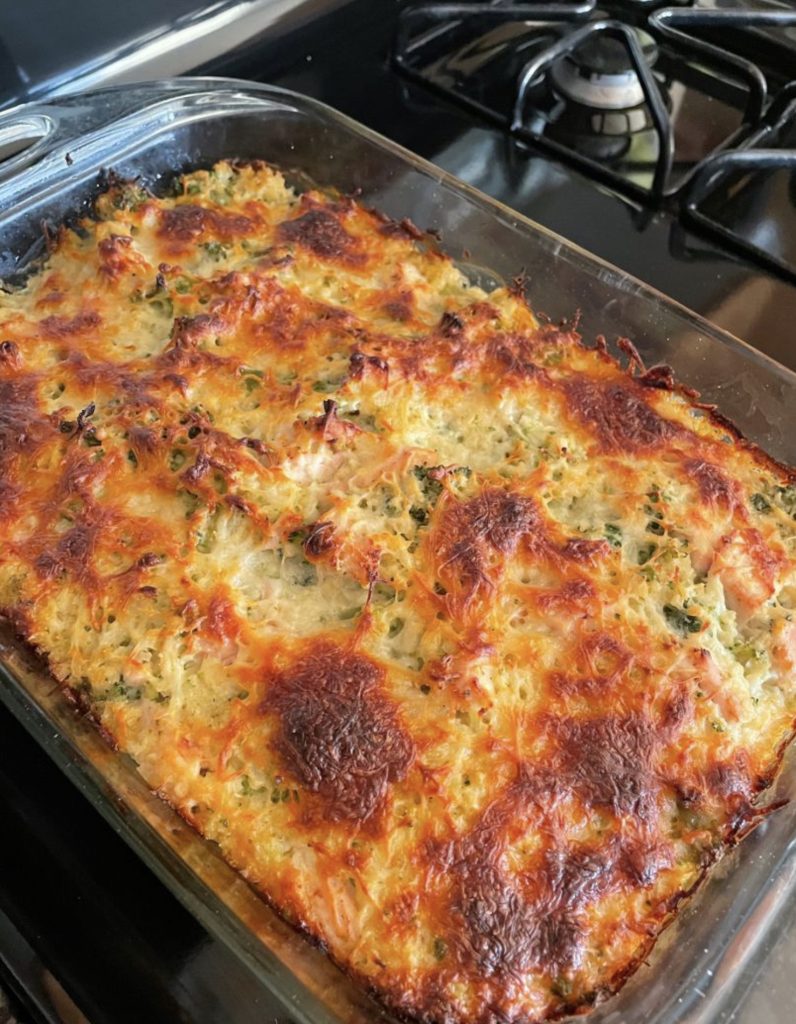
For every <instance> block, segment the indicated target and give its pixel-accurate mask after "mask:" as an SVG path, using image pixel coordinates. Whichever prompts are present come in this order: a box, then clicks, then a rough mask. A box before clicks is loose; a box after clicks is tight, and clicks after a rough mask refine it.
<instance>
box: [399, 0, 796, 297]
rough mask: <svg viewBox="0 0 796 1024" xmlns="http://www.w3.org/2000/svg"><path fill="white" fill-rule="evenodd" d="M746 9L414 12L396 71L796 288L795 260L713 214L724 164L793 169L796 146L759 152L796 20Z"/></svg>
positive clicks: (418, 6) (795, 38) (789, 61)
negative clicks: (679, 219) (683, 217)
mask: <svg viewBox="0 0 796 1024" xmlns="http://www.w3.org/2000/svg"><path fill="white" fill-rule="evenodd" d="M742 3H743V0H696V2H693V0H691V2H689V0H686V3H685V4H681V5H680V6H672V4H671V0H670V3H669V4H668V5H662V4H661V2H660V0H605V2H604V3H602V4H600V6H599V7H598V5H597V2H596V0H571V2H568V3H567V2H549V3H515V2H511V0H493V2H491V3H468V2H458V3H448V2H422V3H412V4H409V5H408V6H406V7H404V8H403V10H402V11H401V13H400V15H399V20H398V30H397V35H396V41H395V49H394V61H395V64H396V65H397V67H398V68H399V69H400V70H401V72H402V73H404V74H405V75H408V76H409V77H410V78H412V79H414V80H415V81H417V82H420V83H422V84H423V85H424V86H426V87H428V88H430V89H432V90H434V91H435V92H437V93H438V94H440V95H443V96H444V97H446V98H447V99H449V100H452V101H453V102H455V103H457V104H459V105H461V106H464V107H466V108H468V109H470V110H472V111H474V112H475V113H477V114H479V115H480V116H482V117H485V118H487V119H489V120H490V121H492V122H493V123H496V124H498V125H500V126H502V127H503V128H504V129H506V130H507V131H508V132H510V133H511V134H512V135H513V136H514V137H515V138H517V139H518V140H521V141H522V142H525V143H529V144H531V145H532V146H533V147H535V148H537V149H541V150H542V151H545V152H547V153H549V154H551V155H553V156H555V157H556V158H558V159H560V160H562V161H564V162H567V163H569V164H572V165H574V166H576V167H578V168H579V169H580V170H581V171H582V172H584V173H585V174H586V175H588V176H589V177H591V178H592V179H593V180H595V181H597V182H600V183H602V184H604V185H607V186H609V187H610V188H612V189H614V190H616V191H617V192H619V193H621V194H623V195H625V196H627V197H629V198H630V199H633V200H635V201H637V202H640V203H641V204H643V205H645V206H648V207H653V208H662V207H666V208H668V209H670V210H674V211H675V212H678V213H679V212H681V211H682V210H685V211H687V215H688V218H689V220H690V222H691V223H692V224H693V225H697V226H699V227H700V228H701V229H705V230H709V231H710V233H711V234H712V236H713V237H714V238H715V239H717V240H720V241H721V243H722V245H723V246H724V247H725V248H726V249H729V250H731V251H733V252H735V253H738V254H741V255H743V256H745V257H746V258H752V259H756V260H757V261H758V262H760V263H763V264H764V265H765V266H766V267H767V268H768V269H770V270H773V271H774V272H775V273H778V274H779V275H780V276H785V277H786V278H788V279H789V280H793V281H794V282H796V265H795V264H794V262H792V261H791V259H790V258H786V257H785V256H781V255H777V254H774V255H772V254H771V253H770V252H768V251H767V250H766V249H764V248H763V247H762V246H760V245H758V244H756V243H754V242H750V241H749V238H748V237H747V236H745V235H736V233H735V232H734V231H733V227H732V225H730V224H727V223H722V222H719V221H718V220H717V219H716V218H715V217H714V216H712V215H710V214H708V213H706V212H703V210H702V207H703V204H704V203H705V202H706V201H707V200H708V199H709V198H710V196H711V195H712V194H713V190H714V188H715V187H721V186H722V185H723V183H724V182H725V180H726V179H727V177H728V175H729V176H732V175H731V172H732V171H737V169H738V168H737V166H736V165H735V164H733V163H732V162H731V161H729V162H728V161H727V160H726V157H727V155H728V154H729V152H731V151H733V150H739V151H740V153H741V154H743V155H742V157H741V159H742V160H743V161H745V162H744V165H743V166H744V170H745V171H746V172H747V176H748V175H749V174H751V173H753V172H754V171H755V170H757V169H759V170H761V171H767V170H768V169H769V168H770V167H771V166H772V163H771V161H772V160H775V165H776V166H778V167H788V168H792V167H793V166H794V164H793V161H792V160H791V159H790V157H789V154H790V153H792V151H791V150H787V149H781V150H779V151H778V152H777V156H776V158H774V157H772V155H771V154H770V153H767V152H764V153H763V154H762V155H761V154H760V153H759V151H758V150H757V149H756V147H757V146H759V144H760V142H759V139H758V133H759V132H760V131H761V130H763V129H766V128H768V129H770V128H771V122H770V118H769V117H768V111H769V109H770V110H772V111H774V113H775V114H776V115H777V116H778V117H779V116H780V114H782V110H781V109H780V103H779V101H777V103H775V104H771V102H770V99H769V93H770V92H771V91H774V92H775V93H776V92H777V91H778V90H780V89H782V87H783V86H785V85H786V84H787V83H788V82H789V80H790V79H791V78H793V77H796V33H794V34H792V35H789V36H787V37H786V35H784V34H783V33H784V30H786V29H788V30H789V29H790V28H792V27H796V10H794V9H793V8H792V7H790V8H783V6H782V4H781V0H758V3H757V4H756V5H755V7H754V8H753V9H750V8H748V7H746V6H744V7H739V6H737V5H738V4H742ZM705 4H707V5H708V6H705ZM729 4H735V5H736V6H734V7H729V6H728V5H729ZM789 47H790V48H789ZM786 106H787V104H786ZM755 140H756V141H755ZM794 207H796V200H795V201H794ZM794 260H795V261H796V254H794Z"/></svg>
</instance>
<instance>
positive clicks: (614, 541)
mask: <svg viewBox="0 0 796 1024" xmlns="http://www.w3.org/2000/svg"><path fill="white" fill-rule="evenodd" d="M605 539H606V540H607V541H608V543H609V544H610V545H611V547H612V548H621V547H622V530H621V529H620V528H619V527H618V526H617V525H616V523H606V524H605Z"/></svg>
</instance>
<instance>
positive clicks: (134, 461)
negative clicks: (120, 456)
mask: <svg viewBox="0 0 796 1024" xmlns="http://www.w3.org/2000/svg"><path fill="white" fill-rule="evenodd" d="M127 459H128V461H129V463H130V465H131V466H137V465H138V456H137V455H136V454H135V452H134V451H133V450H132V448H131V449H130V451H129V452H128V453H127Z"/></svg>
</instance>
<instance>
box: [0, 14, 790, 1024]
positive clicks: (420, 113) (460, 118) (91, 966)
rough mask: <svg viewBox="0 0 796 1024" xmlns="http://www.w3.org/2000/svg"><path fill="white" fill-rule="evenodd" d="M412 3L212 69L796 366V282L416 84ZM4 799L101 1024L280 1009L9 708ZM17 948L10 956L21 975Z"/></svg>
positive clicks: (11, 893)
mask: <svg viewBox="0 0 796 1024" xmlns="http://www.w3.org/2000/svg"><path fill="white" fill-rule="evenodd" d="M136 6H137V5H136ZM110 9H111V8H110V7H108V8H107V11H110ZM26 10H27V12H28V14H27V16H31V15H30V11H31V7H30V5H27V7H25V5H20V10H19V12H18V15H15V16H18V17H25V16H26V15H25V13H24V12H25V11H26ZM114 10H115V7H114ZM131 10H132V8H131ZM396 10H397V4H396V2H395V0H354V2H352V3H349V4H348V5H347V6H345V7H343V8H341V9H339V10H337V11H336V12H335V13H334V14H332V15H329V16H327V17H325V18H323V19H320V20H319V21H318V22H317V23H315V24H313V25H310V26H305V27H304V29H302V31H301V32H300V33H298V34H297V35H296V36H294V37H291V38H288V39H281V40H280V41H279V43H278V44H275V45H273V46H271V47H259V48H258V49H257V50H256V51H250V52H244V53H240V54H238V56H237V57H236V59H235V60H234V61H230V60H225V61H224V62H218V63H216V64H215V65H212V66H208V67H206V68H204V69H200V70H204V71H207V72H212V73H218V74H233V75H240V76H241V77H252V78H257V79H260V80H263V81H268V82H272V83H275V84H279V85H284V86H287V87H288V88H291V89H296V90H298V91H300V92H304V93H307V94H309V95H311V96H315V97H317V98H319V99H322V100H324V101H325V102H327V103H328V104H330V105H331V106H334V107H337V108H338V109H340V110H342V111H344V112H345V113H348V114H350V115H351V116H353V117H355V118H356V119H358V120H360V121H362V122H364V123H365V124H367V125H369V126H371V127H372V128H375V129H376V130H378V131H380V132H382V133H384V134H386V135H389V136H390V137H391V138H393V139H395V140H397V141H398V142H400V143H401V144H403V145H404V146H406V147H408V148H409V149H411V150H414V151H415V152H417V153H419V154H420V155H422V156H425V157H427V158H428V159H431V160H433V161H435V162H436V163H438V164H439V165H440V166H442V167H445V168H446V169H448V170H450V171H452V172H453V173H454V174H456V175H458V176H459V177H461V178H463V179H464V180H465V181H467V182H469V183H471V184H473V185H475V186H476V187H478V188H480V189H482V190H483V191H484V192H486V193H488V194H490V195H492V196H494V197H496V198H498V199H500V200H502V201H503V202H505V203H507V204H508V205H510V206H512V207H514V208H515V209H517V210H519V211H521V212H522V213H525V214H527V215H528V216H530V217H532V218H534V219H535V220H538V221H540V222H541V223H542V224H545V225H546V226H548V227H549V228H551V229H553V230H554V231H557V232H559V233H560V234H562V235H564V236H566V237H567V238H569V239H571V240H573V241H574V242H576V243H578V244H580V245H582V246H583V247H585V248H587V249H589V250H591V251H593V252H595V253H597V254H599V255H600V256H602V257H604V258H606V259H608V260H610V261H611V262H614V263H616V264H617V265H618V266H620V267H622V268H625V269H626V270H628V271H629V272H631V273H633V274H635V275H636V276H638V277H640V278H642V279H643V280H645V281H647V282H649V283H650V284H652V285H653V286H655V287H657V288H659V289H660V290H661V291H663V292H665V293H667V294H669V295H671V296H673V297H674V298H675V299H679V300H680V301H681V302H683V303H685V304H686V305H688V306H690V307H692V308H693V309H695V310H697V311H698V312H700V313H702V314H704V315H705V316H707V317H708V318H710V319H712V320H714V321H716V322H717V323H719V324H720V325H722V326H724V327H726V328H728V329H730V330H732V331H734V332H735V333H736V334H738V335H739V336H741V337H744V338H746V340H748V341H750V342H751V343H752V344H755V345H757V346H758V347H760V348H762V349H763V350H764V351H767V352H769V353H770V354H772V355H774V356H776V357H777V358H779V359H780V360H781V361H783V362H786V363H789V364H790V365H792V366H796V339H794V336H793V331H792V328H791V325H792V324H793V323H794V322H796V289H794V288H793V287H790V286H788V285H786V284H784V283H782V282H780V281H777V280H775V279H774V278H773V277H770V276H768V275H766V274H764V273H760V272H757V271H754V270H751V269H750V268H749V267H748V266H746V265H744V264H742V263H739V262H734V261H732V260H730V259H727V258H725V257H722V256H721V255H719V254H717V253H716V252H715V251H714V250H713V249H712V248H711V246H710V244H709V243H707V242H705V241H703V240H700V239H698V238H695V237H693V236H689V235H688V234H686V233H685V232H683V231H682V230H681V229H680V228H678V227H676V225H674V223H673V221H672V220H671V219H670V218H669V217H668V216H667V215H663V214H650V213H648V212H647V211H645V210H643V209H641V208H638V207H635V206H633V205H632V204H631V203H629V202H627V201H626V200H623V199H620V198H618V197H617V196H615V195H613V194H611V193H610V192H608V191H607V190H605V189H603V188H600V187H596V186H595V185H594V183H592V182H590V181H588V180H586V179H585V178H583V177H581V176H580V175H579V174H578V173H577V172H575V171H573V170H571V169H568V168H565V167H563V166H561V165H558V164H556V163H554V162H552V161H550V160H549V159H548V158H546V157H541V156H540V155H539V154H538V153H534V152H533V151H532V150H530V149H528V148H526V147H524V146H523V145H521V144H518V143H517V142H514V141H511V140H509V139H507V138H506V137H505V136H504V135H503V134H502V133H501V132H499V131H498V130H496V129H495V128H493V127H491V126H490V125H488V124H487V123H485V122H480V121H478V120H477V119H476V118H474V117H471V116H469V115H467V114H465V113H463V112H462V111H461V110H460V109H459V108H457V107H454V106H451V105H448V104H446V103H444V102H441V101H440V100H439V99H437V98H436V97H435V96H433V95H432V94H431V93H429V92H427V91H426V90H424V89H423V88H421V87H419V86H417V85H414V84H412V83H409V82H407V81H406V80H404V79H402V78H401V77H400V76H399V75H398V74H397V73H396V72H395V71H394V70H393V69H392V67H391V66H390V62H389V51H390V43H391V39H392V33H393V28H394V21H395V13H396ZM119 24H120V25H121V24H122V23H121V22H119ZM64 39H66V36H65V37H64ZM6 42H8V36H7V35H6ZM60 57H63V59H64V60H66V59H67V58H68V53H66V51H65V49H64V51H63V52H62V53H61V54H60ZM60 57H59V59H60ZM1 60H2V54H1V53H0V61H1ZM423 226H433V225H423ZM517 269H518V270H520V269H521V268H519V267H518V268H517ZM573 312H574V310H573ZM0 808H1V809H2V819H1V820H2V832H1V833H0V840H1V841H0V910H2V911H4V912H5V914H6V915H7V916H8V918H9V920H10V921H11V922H13V925H14V926H15V927H16V928H17V929H18V931H19V933H20V935H21V936H22V939H23V941H24V942H25V943H28V944H29V945H30V947H31V948H32V949H33V951H34V952H35V954H36V955H37V956H38V957H40V958H41V960H42V962H43V966H42V967H41V970H44V969H45V968H49V969H50V970H51V971H52V972H53V973H55V974H56V975H57V977H58V979H59V981H60V983H61V984H62V985H63V987H64V988H65V989H66V991H67V992H68V994H69V995H70V996H71V998H72V999H73V1000H74V1002H75V1003H76V1004H77V1006H79V1007H80V1008H81V1010H82V1011H83V1013H84V1014H85V1015H86V1017H87V1018H88V1019H89V1021H91V1022H92V1024H105V1022H107V1024H127V1022H130V1024H160V1022H163V1024H171V1022H175V1021H176V1022H180V1021H186V1022H195V1024H211V1022H212V1024H253V1022H255V1021H258V1022H268V1021H273V1020H275V1019H276V1018H277V1015H278V1012H279V1011H278V1009H277V1008H276V1007H275V1006H274V1005H273V1004H272V1003H271V1002H270V1001H269V1000H268V998H267V997H266V995H265V994H264V992H263V991H262V989H261V988H259V987H258V986H257V985H256V983H255V982H254V981H253V979H252V978H251V977H250V976H249V975H248V974H247V972H246V971H245V970H244V969H243V968H241V967H240V966H239V965H237V964H236V962H235V961H234V960H233V958H232V957H231V956H230V955H229V954H228V953H227V952H226V951H225V950H224V949H222V948H220V947H219V946H218V944H216V943H215V942H213V941H211V940H210V939H209V938H208V936H207V935H206V934H205V932H204V931H203V930H202V928H201V927H200V926H199V925H198V924H197V923H196V922H195V921H194V919H193V918H192V917H191V916H190V915H189V914H188V913H187V912H186V911H184V910H183V909H182V908H181V907H180V906H179V904H178V903H177V902H176V900H175V899H174V898H173V897H172V896H171V895H170V894H169V893H168V892H167V890H166V889H165V888H164V887H163V886H162V885H161V884H160V883H159V882H158V881H157V880H156V879H155V877H154V876H153V875H152V874H151V873H150V872H149V871H148V870H147V869H146V868H145V867H144V866H143V865H142V864H141V863H140V861H139V860H138V859H137V857H136V856H135V855H134V854H132V853H131V852H130V851H129V849H128V848H127V847H126V845H125V844H124V843H123V842H122V841H121V839H119V837H118V836H116V835H115V834H114V833H113V831H112V830H111V829H110V828H109V827H108V826H107V825H106V824H105V823H104V822H103V820H102V819H101V818H100V816H99V814H98V813H97V812H95V811H94V810H93V808H92V807H91V806H90V805H89V804H88V802H87V801H86V800H85V799H84V797H83V796H82V795H81V794H80V793H79V792H78V791H77V790H76V789H75V788H74V787H73V786H72V784H71V782H70V781H69V780H68V779H67V778H65V777H64V776H63V775H62V774H61V772H60V771H59V770H58V769H57V768H56V767H55V766H54V765H53V764H52V763H51V762H50V760H49V759H48V757H47V756H46V755H45V754H43V753H42V751H41V750H40V749H39V748H38V746H37V745H36V744H35V743H34V741H33V740H31V739H30V738H29V737H28V736H27V734H26V733H25V732H24V730H23V729H22V728H21V727H20V726H19V724H18V723H16V722H15V721H14V720H13V719H12V718H11V717H10V715H9V714H8V713H7V712H6V711H5V710H3V709H2V708H0ZM13 952H14V950H8V949H6V950H3V951H2V953H3V955H2V956H0V959H2V960H4V962H6V969H8V968H9V963H8V962H7V961H13V959H14V957H13V956H11V955H10V954H11V953H13ZM17 952H19V951H17Z"/></svg>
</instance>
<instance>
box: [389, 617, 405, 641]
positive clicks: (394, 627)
mask: <svg viewBox="0 0 796 1024" xmlns="http://www.w3.org/2000/svg"><path fill="white" fill-rule="evenodd" d="M403 628H404V620H403V619H399V618H396V619H393V620H392V622H391V623H390V628H389V630H388V632H387V636H389V637H394V636H398V634H399V633H400V632H401V630H402V629H403Z"/></svg>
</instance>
